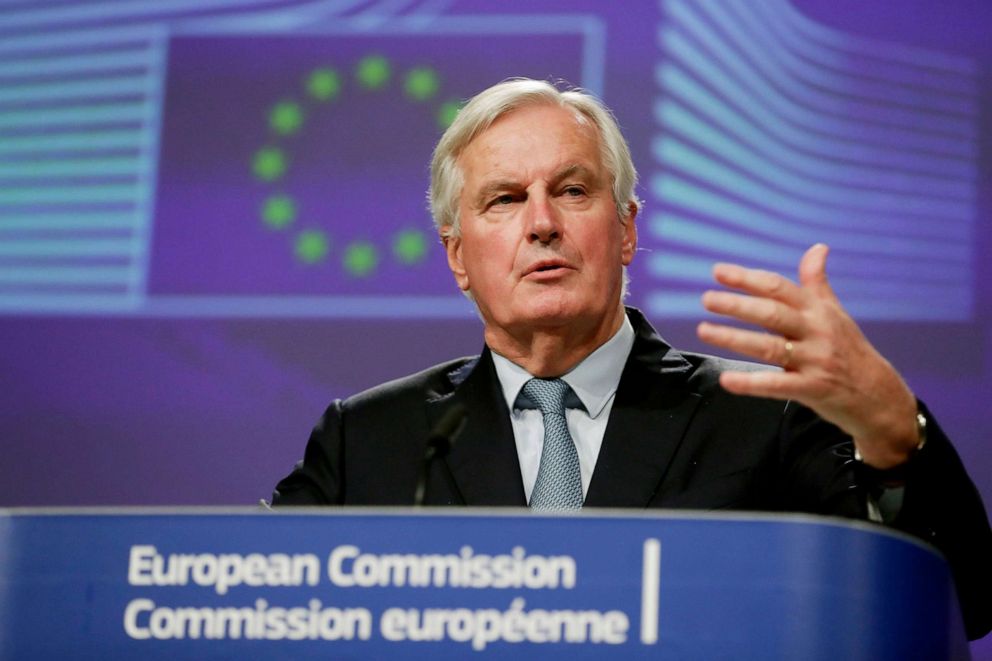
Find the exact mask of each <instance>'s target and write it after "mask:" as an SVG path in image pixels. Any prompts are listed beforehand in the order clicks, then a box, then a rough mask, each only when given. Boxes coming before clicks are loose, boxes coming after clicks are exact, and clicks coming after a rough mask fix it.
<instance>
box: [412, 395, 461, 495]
mask: <svg viewBox="0 0 992 661" xmlns="http://www.w3.org/2000/svg"><path fill="white" fill-rule="evenodd" d="M466 413H467V411H466V409H465V406H464V405H463V404H455V405H454V406H452V407H451V408H450V409H448V411H447V412H446V413H445V414H444V415H442V416H441V419H440V420H438V422H437V424H436V425H434V429H432V430H431V433H430V436H428V437H427V447H426V448H425V449H424V458H423V461H422V462H421V464H420V476H419V477H418V478H417V490H416V491H415V492H414V494H413V505H414V507H423V505H424V501H426V499H427V480H428V478H429V476H430V472H431V465H432V464H433V463H434V460H435V459H438V458H440V459H444V458H445V457H446V456H448V453H449V452H451V447H452V446H453V445H454V443H455V437H456V436H458V433H459V432H460V431H461V430H462V427H464V426H465V418H466V417H467V415H466ZM442 466H443V467H444V473H445V478H446V479H447V481H448V484H449V485H450V486H451V488H452V491H454V492H455V493H458V489H457V487H456V486H455V478H454V476H453V475H452V474H451V469H450V468H448V465H447V464H442Z"/></svg>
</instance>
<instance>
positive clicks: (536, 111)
mask: <svg viewBox="0 0 992 661" xmlns="http://www.w3.org/2000/svg"><path fill="white" fill-rule="evenodd" d="M636 179H637V175H636V172H635V170H634V166H633V164H632V162H631V158H630V153H629V150H628V148H627V145H626V143H625V141H624V139H623V137H622V135H621V134H620V131H619V128H618V127H617V125H616V123H615V121H614V120H613V118H612V116H611V115H610V113H609V111H608V110H607V109H606V108H605V107H604V106H603V105H602V104H601V103H600V102H599V101H598V100H596V99H595V98H593V97H591V96H589V95H587V94H584V93H581V92H578V91H566V92H561V91H559V90H557V89H556V88H554V87H553V86H551V85H549V84H547V83H544V82H539V81H532V80H514V81H508V82H504V83H501V84H499V85H496V86H494V87H491V88H489V89H487V90H485V91H483V92H482V93H480V94H479V95H478V96H476V97H475V98H473V99H472V100H471V101H470V102H469V103H468V104H467V105H466V106H465V107H464V108H463V109H462V111H461V113H460V114H459V115H458V117H457V119H456V120H455V122H454V123H453V124H452V125H451V127H450V128H449V129H448V130H447V131H446V132H445V134H444V136H443V137H442V138H441V141H440V142H439V144H438V146H437V149H436V151H435V154H434V160H433V163H432V170H431V207H432V211H433V214H434V218H435V222H436V224H437V227H438V231H439V233H440V236H441V240H442V242H443V243H444V247H445V250H446V253H447V259H448V264H449V266H450V268H451V271H452V273H453V274H454V278H455V281H456V283H457V284H458V287H459V288H461V289H462V291H463V292H465V293H466V294H467V295H468V296H469V297H471V298H472V300H474V301H475V304H476V305H477V306H478V310H479V314H480V315H481V317H482V320H483V323H484V326H485V347H484V349H483V352H482V354H481V355H480V356H478V357H475V358H470V359H459V360H454V361H451V362H449V363H446V364H443V365H439V366H436V367H433V368H430V369H428V370H425V371H424V372H421V373H419V374H415V375H412V376H409V377H406V378H403V379H400V380H397V381H393V382H391V383H387V384H384V385H382V386H379V387H377V388H373V389H372V390H370V391H367V392H364V393H361V394H359V395H356V396H354V397H351V398H349V399H346V400H344V401H335V402H334V403H332V404H331V406H330V407H329V408H328V409H327V411H326V413H325V414H324V417H323V418H322V420H321V421H320V423H319V424H318V425H317V427H316V428H315V430H314V432H313V434H312V435H311V437H310V441H309V444H308V445H307V448H306V454H305V458H304V460H303V461H302V462H301V463H300V464H299V465H298V466H297V468H296V470H295V471H294V472H293V473H292V474H291V475H289V476H288V477H287V478H285V479H284V480H283V481H282V482H280V483H279V485H278V486H277V488H276V492H275V496H274V503H275V504H277V505H283V504H313V505H323V504H366V505H404V504H410V503H411V502H412V499H413V494H414V490H415V487H416V485H417V481H418V473H419V472H420V470H421V467H422V465H423V457H424V451H425V443H426V441H427V439H428V437H429V436H430V434H431V430H432V429H434V428H435V426H436V425H437V422H438V421H439V420H441V419H442V417H443V416H444V415H445V413H446V412H449V411H451V410H452V409H456V408H457V409H459V410H462V408H463V410H464V411H465V412H466V413H465V424H464V427H463V429H462V430H461V431H460V432H459V433H458V434H457V438H456V442H455V444H454V447H453V448H452V450H451V452H450V454H449V455H448V456H447V457H445V458H443V459H441V460H440V461H438V462H435V464H434V465H433V468H432V470H431V472H430V474H429V476H428V478H427V489H426V493H427V499H426V502H427V504H431V505H482V506H520V507H525V506H528V505H529V506H530V507H532V508H535V509H543V510H563V509H578V508H581V507H636V508H645V507H652V508H654V507H677V508H695V509H724V508H735V509H751V510H773V511H775V510H778V511H804V512H814V513H823V514H839V515H844V516H850V517H861V518H874V519H876V520H882V519H884V520H885V521H886V522H887V523H890V524H891V525H894V526H896V527H898V528H901V529H903V530H906V531H908V532H911V533H913V534H915V535H918V536H920V537H922V538H924V539H926V540H928V541H930V542H932V543H934V544H935V545H937V546H938V547H939V548H941V550H942V551H943V552H944V553H945V554H946V555H947V557H948V558H949V560H950V561H951V564H952V567H953V570H954V572H955V576H956V579H957V582H958V590H959V593H960V596H961V599H962V604H963V605H964V610H965V614H966V619H967V625H968V631H969V634H970V635H971V636H972V637H977V636H980V635H983V634H984V633H985V632H986V631H988V629H989V627H990V620H992V613H990V608H989V605H988V593H989V589H990V586H992V581H990V573H989V571H990V570H989V558H992V532H990V530H989V525H988V520H987V517H986V514H985V511H984V508H983V506H982V503H981V500H980V498H979V497H978V495H977V492H976V491H975V489H974V487H973V485H972V484H971V482H970V481H969V480H968V477H967V475H966V473H965V471H964V469H963V467H962V466H961V463H960V461H959V459H958V457H957V455H956V454H955V452H954V450H953V448H952V447H951V445H950V443H949V442H948V440H947V439H946V437H945V436H944V434H943V433H942V432H941V431H940V429H939V428H938V427H937V425H936V423H935V422H934V420H933V419H932V418H931V417H930V415H929V414H928V413H927V411H926V409H925V408H923V406H922V405H921V404H919V403H918V402H917V400H916V398H915V397H914V396H913V394H912V392H911V391H910V390H909V388H908V387H907V386H906V384H905V382H904V381H903V380H902V378H901V377H900V376H899V374H898V373H897V372H896V371H895V370H894V369H893V367H892V366H891V365H890V364H889V363H888V362H887V361H886V360H885V359H884V358H883V357H882V356H881V355H879V354H878V352H877V351H875V349H874V348H873V347H872V346H871V345H870V344H869V343H868V341H867V340H866V339H865V337H864V336H863V335H862V334H861V332H860V331H859V329H858V327H857V325H856V324H855V323H854V322H853V321H852V320H851V318H850V317H849V316H848V315H847V314H846V313H845V312H844V310H843V308H842V307H841V305H840V303H839V302H838V301H837V299H836V297H835V296H834V295H833V293H832V291H831V289H830V285H829V284H828V282H827V277H826V274H825V264H826V258H827V248H826V246H823V245H817V246H814V247H812V248H810V250H809V251H808V252H807V253H806V255H805V256H804V257H803V259H802V261H801V263H800V265H799V284H795V283H793V282H790V281H789V280H787V279H786V278H784V277H782V276H779V275H777V274H773V273H768V272H763V271H755V270H750V269H745V268H742V267H739V266H734V265H729V264H720V265H717V266H716V267H715V268H714V276H715V278H716V280H717V281H718V282H719V283H721V284H722V285H724V286H726V287H728V288H730V289H733V290H737V291H738V292H741V293H730V292H728V291H711V292H707V293H705V294H704V295H703V303H704V305H705V307H706V308H707V309H708V310H710V311H712V312H715V313H718V314H722V315H728V316H730V317H733V318H735V319H738V320H743V321H746V322H751V323H752V324H756V325H758V326H761V327H763V328H764V329H765V331H764V332H756V331H750V330H743V329H740V328H735V327H730V326H724V325H720V324H713V323H709V322H706V323H702V324H700V326H699V336H700V337H701V338H702V339H703V340H705V341H707V342H710V343H713V344H715V345H717V346H720V347H723V348H726V349H730V350H733V351H736V352H739V353H742V354H745V355H748V356H752V357H755V358H758V359H760V360H764V361H767V362H773V363H777V364H779V365H781V366H782V367H783V369H782V370H772V369H767V368H762V367H759V366H756V365H754V364H750V363H743V362H736V361H729V360H723V359H719V358H714V357H711V356H704V355H699V354H690V353H685V352H679V351H677V350H675V349H673V348H671V347H669V346H668V345H667V344H665V342H664V341H663V340H662V339H661V338H660V337H659V336H658V335H657V333H656V332H655V330H654V329H653V328H652V327H651V325H650V324H649V323H648V322H647V321H646V320H645V319H644V317H643V316H642V315H641V314H640V313H639V312H638V311H637V310H634V309H632V308H625V307H624V305H623V298H624V292H625V288H626V268H625V267H626V266H627V265H629V264H630V263H631V261H632V260H633V259H634V256H635V252H636V249H637V229H636V223H635V221H636V218H637V214H638V211H639V209H640V203H639V202H638V200H637V198H636V196H635V194H634V187H635V184H636Z"/></svg>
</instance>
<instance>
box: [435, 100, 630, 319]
mask: <svg viewBox="0 0 992 661" xmlns="http://www.w3.org/2000/svg"><path fill="white" fill-rule="evenodd" d="M601 161H602V159H601V158H600V150H599V138H598V132H597V130H596V128H595V127H594V125H592V124H591V123H590V122H589V121H588V120H585V118H583V119H582V120H580V119H578V118H577V117H576V114H575V113H573V112H571V111H569V110H566V109H564V108H560V107H557V106H551V105H540V106H532V107H525V108H521V109H519V110H515V111H513V112H511V113H509V114H507V115H504V116H503V117H501V118H500V119H499V120H497V121H496V122H495V123H494V124H493V125H492V126H490V127H489V128H488V129H487V130H486V131H484V132H482V133H481V134H479V135H478V136H477V137H476V138H475V139H474V140H472V142H471V143H469V145H468V147H466V149H465V150H464V151H463V152H462V154H461V155H460V157H459V159H458V163H459V165H460V166H461V169H462V173H463V175H464V187H463V189H462V193H461V197H460V199H459V205H458V214H459V221H460V224H461V236H460V237H457V238H452V239H449V240H448V241H447V244H446V245H447V251H448V264H449V266H450V267H451V270H452V272H453V273H454V275H455V280H456V281H457V283H458V286H459V287H461V289H463V290H466V291H470V292H471V293H472V295H473V296H474V299H475V302H476V304H477V305H478V306H479V310H480V312H481V314H482V317H483V319H484V321H485V323H486V327H487V330H502V331H507V332H510V333H513V334H516V333H519V332H521V331H526V330H527V329H528V328H534V329H537V328H554V327H561V326H565V325H571V324H576V323H579V324H580V326H578V327H576V328H580V327H582V325H588V324H594V325H603V324H608V323H611V322H612V321H613V320H614V319H617V320H618V319H619V315H622V314H623V312H622V307H621V305H620V292H621V287H622V278H623V274H622V267H623V266H626V265H627V264H630V262H631V260H632V259H633V256H634V250H635V248H636V245H637V233H636V230H635V229H634V216H635V215H636V208H632V209H631V214H630V216H629V218H627V219H626V220H625V221H624V222H623V223H621V222H620V218H619V216H618V214H617V208H616V204H615V202H614V200H613V192H612V182H611V180H610V175H609V173H608V172H607V171H606V169H605V168H604V166H603V164H602V162H601ZM583 322H584V324H583Z"/></svg>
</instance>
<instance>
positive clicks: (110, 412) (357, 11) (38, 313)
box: [0, 0, 992, 506]
mask: <svg viewBox="0 0 992 661" xmlns="http://www.w3.org/2000/svg"><path fill="white" fill-rule="evenodd" d="M990 70H992V4H990V3H988V2H986V1H985V0H967V1H966V0H958V1H956V2H940V1H938V0H902V1H901V2H899V3H893V2H887V1H884V0H794V1H793V2H788V1H787V0H763V1H761V2H754V1H749V0H724V1H722V2H695V1H690V0H663V1H661V2H648V1H642V2H622V3H603V2H596V1H594V0H570V1H569V2H558V1H553V0H545V1H542V2H534V1H533V0H519V1H507V2H501V3H499V4H498V9H497V8H496V5H494V3H492V2H486V1H483V0H377V1H371V0H364V1H363V0H311V1H308V2H303V1H291V0H196V1H193V0H172V1H170V2H166V1H164V0H154V1H153V0H129V1H127V2H96V1H91V2H80V1H74V0H70V1H66V0H59V1H58V2H55V1H51V2H49V1H48V0H41V1H37V2H30V3H27V2H15V3H8V4H5V5H3V6H2V7H0V439H2V442H3V460H2V461H0V505H3V506H20V505H83V504H101V505H102V504H169V505H180V504H237V503H254V502H257V500H258V499H259V498H260V497H264V496H268V494H269V493H270V491H271V488H272V486H273V485H274V483H275V482H276V481H277V480H278V479H279V478H280V477H281V476H282V475H284V474H285V473H286V472H288V471H289V469H290V468H291V466H292V464H293V463H294V461H296V459H298V458H299V457H300V456H301V454H302V450H303V446H304V443H305V440H306V437H307V434H308V431H309V428H310V426H311V425H312V424H313V422H314V421H315V420H316V419H317V417H318V416H319V415H320V413H321V412H322V411H323V408H324V407H325V406H326V404H327V403H328V402H329V401H330V399H331V398H334V397H342V396H346V395H348V394H350V393H353V392H355V391H357V390H360V389H362V388H366V387H368V386H371V385H373V384H376V383H378V382H381V381H383V380H386V379H389V378H394V377H397V376H401V375H403V374H406V373H409V372H411V371H415V370H418V369H421V368H423V367H426V366H428V365H431V364H433V363H435V362H438V361H440V360H444V359H447V358H450V357H453V356H457V355H463V354H471V353H476V352H478V350H479V349H480V348H481V325H480V323H479V322H478V320H477V319H476V318H475V316H474V313H473V311H472V309H471V307H470V306H469V304H468V303H467V302H466V301H465V300H464V299H463V298H462V297H461V295H460V294H459V293H458V292H457V290H456V289H455V287H454V285H453V282H452V280H451V277H450V274H449V273H448V272H447V269H446V267H445V263H444V259H443V255H442V251H441V249H440V247H439V245H438V244H437V241H436V239H435V238H434V236H433V234H432V231H431V225H430V219H429V216H428V214H427V212H426V210H425V206H426V205H425V190H426V187H427V164H428V161H429V158H430V152H431V149H432V146H433V144H434V142H435V141H436V140H437V138H438V137H439V135H440V133H441V131H442V130H443V128H444V127H445V126H447V124H448V123H450V121H451V120H452V118H453V117H454V115H455V114H456V113H457V111H458V108H459V104H460V103H461V102H462V101H463V100H464V99H466V98H467V97H469V96H471V95H472V94H474V93H475V92H477V91H479V90H480V89H482V88H484V87H486V86H488V85H490V84H492V83H494V82H497V81H499V80H501V79H503V78H505V77H508V76H521V75H522V76H531V77H536V78H542V79H552V80H558V79H563V80H566V81H569V82H571V83H574V84H578V85H581V86H583V87H585V88H587V89H589V90H591V91H593V92H595V93H597V94H598V95H601V96H602V97H603V98H604V99H605V101H606V102H607V104H608V105H610V106H611V107H612V108H613V109H614V110H615V112H616V114H617V116H618V118H619V120H620V123H621V125H622V127H623V129H624V131H625V133H626V135H627V137H628V139H629V141H630V143H631V147H632V150H633V154H634V159H635V162H636V163H637V165H638V168H639V170H640V174H641V182H642V183H641V186H640V191H639V193H640V196H641V197H642V198H643V199H644V200H645V207H644V210H643V213H642V215H641V216H640V218H639V223H640V238H641V252H640V254H639V255H638V257H637V259H636V260H635V263H634V265H633V267H632V269H631V276H632V281H633V282H632V295H631V303H632V304H634V305H636V306H639V307H641V308H642V309H643V310H644V311H645V312H646V313H647V315H648V316H649V317H650V318H651V319H652V321H653V322H654V323H655V324H656V325H657V326H658V327H659V328H660V329H661V331H662V333H663V335H665V336H666V338H667V339H668V340H669V341H670V342H672V343H673V344H675V345H677V346H680V347H684V348H689V349H697V350H698V349H702V348H703V347H701V346H700V343H698V342H697V341H696V340H695V339H694V333H693V329H694V326H695V324H696V322H697V321H698V320H699V319H700V318H702V317H703V312H702V310H701V307H700V305H699V302H698V301H699V295H700V293H701V292H702V291H703V289H704V288H706V287H707V283H708V273H709V269H710V267H711V265H712V263H713V262H714V261H718V260H734V261H739V262H743V263H745V264H749V265H755V266H761V267H765V268H771V269H776V270H780V271H784V272H787V273H789V274H790V275H791V274H792V273H794V270H795V265H796V264H797V262H798V258H799V256H800V255H801V253H802V251H803V250H804V249H805V247H807V246H808V245H810V244H812V243H814V242H816V241H826V242H827V243H829V244H831V246H832V247H833V253H832V256H831V261H830V264H829V271H830V273H831V274H832V279H833V282H834V284H835V287H836V289H837V290H838V292H839V293H840V295H841V297H842V299H843V300H844V302H845V303H846V305H847V306H848V307H849V309H850V310H851V311H852V313H853V314H854V315H855V316H856V317H857V318H858V320H859V321H860V322H861V323H862V325H863V327H864V329H865V330H866V332H867V334H868V335H869V337H870V338H871V339H872V340H873V341H874V342H875V343H876V344H877V346H878V347H879V348H880V349H881V350H882V352H883V353H884V354H885V355H887V356H888V357H889V358H890V359H891V360H892V361H893V362H894V363H895V364H896V366H897V367H898V368H899V369H900V370H901V371H902V373H903V374H904V375H905V376H906V378H907V379H908V380H909V382H910V384H911V386H912V387H913V388H914V389H915V390H916V392H917V393H918V394H919V395H920V396H921V397H922V398H923V399H925V400H926V401H927V402H928V404H929V405H930V406H931V408H932V409H933V410H934V411H935V413H936V415H937V416H938V419H939V421H940V423H941V424H942V425H943V426H944V427H945V428H946V429H947V431H948V432H949V434H950V436H951V437H952V439H954V441H955V443H956V444H957V446H958V448H959V450H960V452H961V454H962V456H963V457H964V459H965V462H966V464H967V465H968V466H969V468H970V471H971V473H972V475H973V476H974V478H975V480H976V482H977V483H978V484H979V487H980V489H981V490H982V492H983V494H984V496H985V499H986V502H989V501H990V500H992V451H990V449H989V444H988V442H987V439H989V438H990V437H992V415H990V413H989V409H988V408H987V407H988V406H989V394H990V393H992V388H990V381H992V358H990V354H992V351H990V350H992V343H990V339H992V329H990V314H989V309H990V308H989V302H990V299H992V265H990V263H989V259H988V255H989V254H990V251H989V241H990V235H992V230H990V224H989V219H990V212H992V179H990V176H989V175H990V167H989V164H990V152H992V147H990V145H992V140H990V139H989V129H990V126H992V119H990V116H992V81H990Z"/></svg>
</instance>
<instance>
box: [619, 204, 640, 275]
mask: <svg viewBox="0 0 992 661" xmlns="http://www.w3.org/2000/svg"><path fill="white" fill-rule="evenodd" d="M637 211H638V209H637V203H636V202H629V203H628V204H627V216H626V217H625V218H622V219H621V220H620V224H621V225H622V226H623V244H622V245H621V248H620V250H621V256H622V259H623V265H624V266H630V263H631V262H632V261H634V253H636V252H637V223H636V222H635V221H636V220H637Z"/></svg>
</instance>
